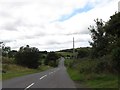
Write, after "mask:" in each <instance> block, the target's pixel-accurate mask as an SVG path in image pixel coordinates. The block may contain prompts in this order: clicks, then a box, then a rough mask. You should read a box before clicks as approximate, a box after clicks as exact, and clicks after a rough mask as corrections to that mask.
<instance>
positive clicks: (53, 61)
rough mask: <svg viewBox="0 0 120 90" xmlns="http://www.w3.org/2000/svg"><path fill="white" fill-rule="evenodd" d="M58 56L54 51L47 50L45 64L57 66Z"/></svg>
mask: <svg viewBox="0 0 120 90" xmlns="http://www.w3.org/2000/svg"><path fill="white" fill-rule="evenodd" d="M58 58H59V55H58V54H57V53H55V52H49V53H48V55H47V57H46V60H45V65H50V66H53V67H55V66H57V65H58V63H57V59H58Z"/></svg>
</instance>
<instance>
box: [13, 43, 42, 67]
mask: <svg viewBox="0 0 120 90" xmlns="http://www.w3.org/2000/svg"><path fill="white" fill-rule="evenodd" d="M39 59H40V58H39V50H38V49H37V48H35V47H31V48H30V47H29V46H28V45H27V46H26V47H21V48H20V49H19V51H18V53H17V54H16V56H15V60H16V63H17V64H19V65H22V66H27V67H28V68H37V67H38V66H39V63H38V61H39Z"/></svg>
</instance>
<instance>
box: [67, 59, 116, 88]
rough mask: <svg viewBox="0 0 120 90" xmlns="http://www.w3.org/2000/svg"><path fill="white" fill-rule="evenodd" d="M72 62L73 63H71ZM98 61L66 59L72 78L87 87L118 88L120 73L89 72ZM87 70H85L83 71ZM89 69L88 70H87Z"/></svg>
mask: <svg viewBox="0 0 120 90" xmlns="http://www.w3.org/2000/svg"><path fill="white" fill-rule="evenodd" d="M71 64H72V65H71ZM94 64H96V62H91V64H90V62H89V60H86V61H80V60H79V61H76V60H74V61H73V60H66V61H65V65H66V66H67V71H68V73H69V75H70V77H71V79H72V80H74V81H75V82H77V83H79V85H81V86H82V87H85V88H118V75H117V74H112V73H95V72H89V71H90V69H91V68H92V69H94V68H95V65H94ZM83 70H85V72H82V71H83ZM87 70H88V71H87Z"/></svg>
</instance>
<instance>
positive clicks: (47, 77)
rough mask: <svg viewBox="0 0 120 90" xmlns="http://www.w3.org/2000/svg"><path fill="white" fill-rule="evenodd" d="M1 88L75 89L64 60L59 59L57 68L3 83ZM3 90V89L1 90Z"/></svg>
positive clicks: (25, 89)
mask: <svg viewBox="0 0 120 90" xmlns="http://www.w3.org/2000/svg"><path fill="white" fill-rule="evenodd" d="M2 86H3V88H23V89H24V90H27V89H30V88H76V87H75V85H74V82H73V81H72V80H71V79H70V77H69V75H68V74H67V72H66V68H65V66H64V58H61V59H60V62H59V65H58V67H57V68H54V69H50V70H47V71H43V72H40V73H36V74H30V75H26V76H22V77H17V78H13V79H9V80H6V81H3V83H2ZM3 90H4V89H3Z"/></svg>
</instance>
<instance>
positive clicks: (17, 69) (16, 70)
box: [2, 64, 51, 80]
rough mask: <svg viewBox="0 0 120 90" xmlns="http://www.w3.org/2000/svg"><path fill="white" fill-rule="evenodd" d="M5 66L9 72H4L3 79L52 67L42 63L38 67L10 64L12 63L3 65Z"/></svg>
mask: <svg viewBox="0 0 120 90" xmlns="http://www.w3.org/2000/svg"><path fill="white" fill-rule="evenodd" d="M3 68H5V69H6V71H7V72H6V73H3V74H2V80H7V79H11V78H14V77H20V76H24V75H28V74H33V73H38V72H41V71H44V70H47V69H50V68H51V67H49V66H44V65H42V66H40V67H39V68H38V69H29V68H26V67H22V66H18V65H14V64H10V65H3Z"/></svg>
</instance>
